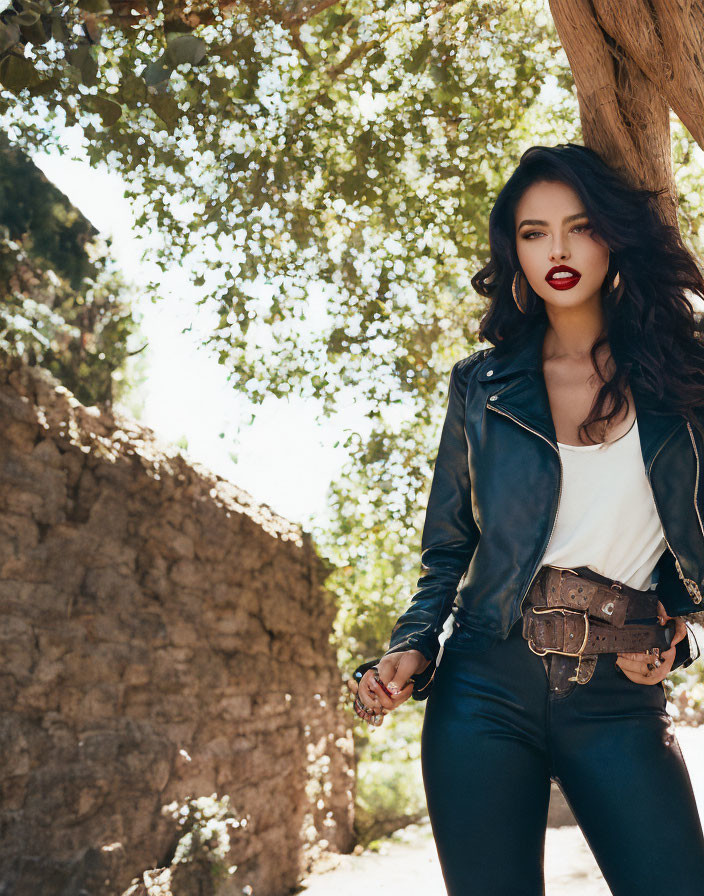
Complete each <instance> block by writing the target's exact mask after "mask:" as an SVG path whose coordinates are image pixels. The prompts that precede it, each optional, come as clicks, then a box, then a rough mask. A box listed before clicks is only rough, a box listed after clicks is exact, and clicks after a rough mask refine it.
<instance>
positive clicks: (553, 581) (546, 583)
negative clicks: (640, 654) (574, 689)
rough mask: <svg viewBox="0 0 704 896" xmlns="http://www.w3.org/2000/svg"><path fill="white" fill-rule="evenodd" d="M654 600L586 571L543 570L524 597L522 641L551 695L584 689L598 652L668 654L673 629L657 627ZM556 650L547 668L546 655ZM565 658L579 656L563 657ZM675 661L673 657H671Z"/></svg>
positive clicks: (646, 593) (650, 595)
mask: <svg viewBox="0 0 704 896" xmlns="http://www.w3.org/2000/svg"><path fill="white" fill-rule="evenodd" d="M657 615H658V610H657V598H656V597H655V595H654V593H653V592H652V591H639V590H637V589H635V588H630V587H629V586H627V585H626V584H625V583H623V582H618V581H616V580H615V579H609V578H607V577H606V576H602V575H600V574H599V573H596V572H594V571H593V570H591V569H589V568H588V567H580V566H578V567H576V568H575V569H563V568H560V567H554V566H549V565H548V566H543V567H542V568H541V570H540V572H539V573H538V575H537V576H536V577H535V581H534V582H533V584H532V585H531V588H530V591H529V592H528V595H527V597H526V602H525V609H524V611H523V626H522V634H523V637H524V638H525V639H526V641H528V646H529V648H530V649H531V650H532V651H533V652H534V653H535V654H536V655H538V656H540V657H541V658H542V659H543V660H544V662H545V670H546V672H547V673H548V677H549V681H550V690H551V691H552V692H553V693H555V692H558V691H567V690H568V689H569V688H571V682H573V681H576V682H577V683H578V684H586V683H587V682H588V681H589V680H590V679H591V677H592V675H593V674H594V670H595V669H596V664H597V660H598V658H599V654H601V653H630V652H636V651H641V650H647V649H651V648H653V647H659V648H661V649H662V650H667V649H668V648H669V647H670V644H671V643H672V638H673V637H674V635H675V631H676V625H675V622H674V620H672V619H670V620H668V622H667V623H666V625H660V623H659V622H658V618H657ZM556 650H557V651H560V653H557V654H555V655H554V656H553V658H552V661H551V662H550V663H549V662H548V660H547V654H548V652H552V651H556ZM567 654H578V655H577V656H568V655H567ZM675 659H677V656H676V655H675Z"/></svg>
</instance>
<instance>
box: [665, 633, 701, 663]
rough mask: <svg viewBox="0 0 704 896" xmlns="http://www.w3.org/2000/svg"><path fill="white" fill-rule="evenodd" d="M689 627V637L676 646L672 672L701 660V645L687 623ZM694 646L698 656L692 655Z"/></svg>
mask: <svg viewBox="0 0 704 896" xmlns="http://www.w3.org/2000/svg"><path fill="white" fill-rule="evenodd" d="M685 625H686V626H687V637H686V638H682V640H681V641H678V642H677V644H676V645H675V659H674V660H673V662H672V669H671V670H670V671H671V672H674V670H675V669H679V667H680V666H682V667H683V668H684V669H686V668H687V666H691V665H692V663H693V662H694V661H695V660H698V659H699V656H700V654H701V651H700V649H699V643H698V642H697V639H696V637H695V635H694V632H693V631H692V629H691V628H690V626H689V623H687V622H685ZM692 644H694V646H695V647H696V648H697V655H696V656H693V654H692Z"/></svg>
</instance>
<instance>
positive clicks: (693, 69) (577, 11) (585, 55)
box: [550, 0, 704, 226]
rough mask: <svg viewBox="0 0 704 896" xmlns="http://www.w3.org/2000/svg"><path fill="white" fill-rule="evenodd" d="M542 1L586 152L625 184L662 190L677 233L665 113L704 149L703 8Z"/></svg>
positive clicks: (695, 4) (649, 1) (658, 2)
mask: <svg viewBox="0 0 704 896" xmlns="http://www.w3.org/2000/svg"><path fill="white" fill-rule="evenodd" d="M686 5H687V9H683V8H682V6H683V4H682V3H681V2H678V0H619V2H618V3H616V2H614V0H550V9H551V11H552V15H553V19H554V21H555V27H556V28H557V33H558V35H559V37H560V41H561V42H562V45H563V47H564V48H565V52H566V54H567V58H568V60H569V63H570V67H571V69H572V74H573V77H574V80H575V85H576V87H577V98H578V101H579V109H580V117H581V121H582V134H583V137H584V142H585V144H586V145H587V146H590V147H591V148H592V149H595V150H596V151H597V152H599V153H600V155H602V156H603V157H604V158H605V159H606V160H607V161H608V162H609V164H611V165H613V166H614V167H616V168H619V169H620V170H621V171H622V172H623V174H624V176H626V177H627V178H628V180H629V181H630V182H631V183H633V184H635V185H637V186H642V187H647V188H648V189H651V190H660V189H666V190H667V193H665V194H663V196H662V197H661V202H660V207H661V209H662V213H663V215H664V217H665V219H666V220H667V221H668V222H669V223H671V224H673V225H675V226H677V190H676V187H675V182H674V178H673V174H672V164H671V162H672V160H671V152H670V118H669V112H670V109H672V110H673V111H674V112H675V113H676V114H677V115H678V117H679V118H680V120H681V121H682V123H683V124H684V125H685V127H686V128H687V129H688V130H689V132H690V133H691V135H692V137H693V138H694V139H695V140H696V142H697V143H698V144H699V146H701V147H702V148H704V72H703V71H702V62H701V55H700V54H701V53H704V46H703V45H704V41H703V40H702V35H703V34H704V3H703V2H701V0H692V2H690V3H688V4H686Z"/></svg>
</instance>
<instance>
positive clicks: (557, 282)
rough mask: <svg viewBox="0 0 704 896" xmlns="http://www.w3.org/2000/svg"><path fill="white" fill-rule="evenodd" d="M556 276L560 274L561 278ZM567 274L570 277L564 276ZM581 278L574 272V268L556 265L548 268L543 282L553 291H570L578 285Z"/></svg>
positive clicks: (577, 272)
mask: <svg viewBox="0 0 704 896" xmlns="http://www.w3.org/2000/svg"><path fill="white" fill-rule="evenodd" d="M556 274H561V276H560V277H556V276H555V275H556ZM568 274H569V275H570V276H566V275H568ZM581 276H582V275H581V274H580V273H579V271H575V269H574V268H571V267H569V266H568V265H566V264H558V265H555V266H554V267H552V268H550V270H549V271H548V272H547V274H546V275H545V281H546V283H549V284H550V286H552V287H553V289H571V288H572V287H573V286H576V284H577V283H579V280H580V278H581Z"/></svg>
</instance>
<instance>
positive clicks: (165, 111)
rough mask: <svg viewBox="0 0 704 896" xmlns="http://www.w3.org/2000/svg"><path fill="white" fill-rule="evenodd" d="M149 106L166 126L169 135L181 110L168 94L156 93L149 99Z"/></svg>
mask: <svg viewBox="0 0 704 896" xmlns="http://www.w3.org/2000/svg"><path fill="white" fill-rule="evenodd" d="M149 105H150V106H151V107H152V109H153V110H154V111H155V112H156V114H157V115H158V116H159V118H160V119H161V120H162V121H163V122H164V124H165V125H167V127H168V129H169V133H171V132H172V130H173V127H174V125H175V124H176V122H177V121H178V119H179V116H180V115H181V109H180V108H179V105H178V103H177V102H176V100H175V99H174V98H173V97H172V96H170V95H169V94H168V93H157V94H154V95H152V96H150V97H149Z"/></svg>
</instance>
